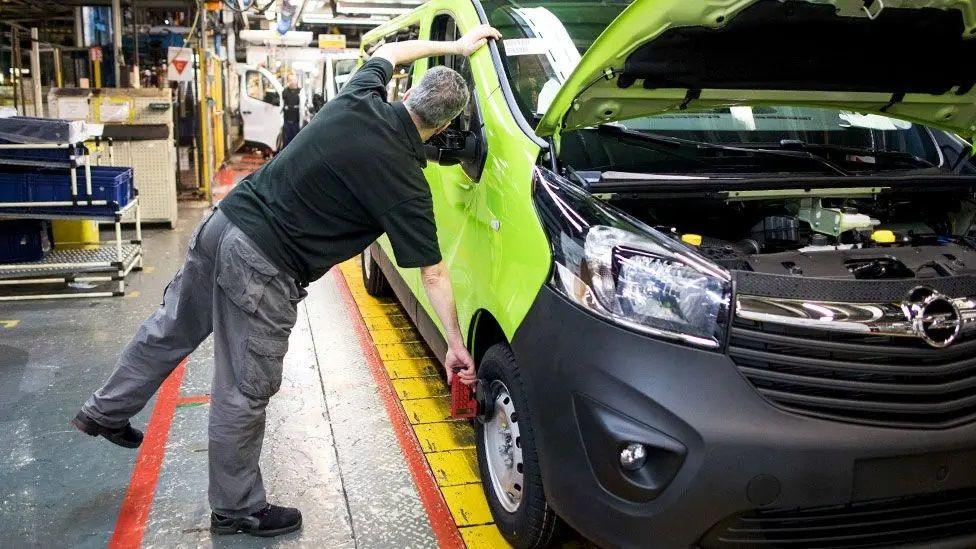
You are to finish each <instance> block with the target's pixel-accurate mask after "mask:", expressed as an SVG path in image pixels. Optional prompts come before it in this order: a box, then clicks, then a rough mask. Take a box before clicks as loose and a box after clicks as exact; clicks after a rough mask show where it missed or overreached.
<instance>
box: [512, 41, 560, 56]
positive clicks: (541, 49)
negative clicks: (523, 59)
mask: <svg viewBox="0 0 976 549" xmlns="http://www.w3.org/2000/svg"><path fill="white" fill-rule="evenodd" d="M504 43H505V55H507V56H509V57H515V56H516V55H543V54H545V53H546V51H548V50H549V47H548V46H547V45H546V41H545V40H543V39H542V38H512V39H509V40H505V41H504Z"/></svg>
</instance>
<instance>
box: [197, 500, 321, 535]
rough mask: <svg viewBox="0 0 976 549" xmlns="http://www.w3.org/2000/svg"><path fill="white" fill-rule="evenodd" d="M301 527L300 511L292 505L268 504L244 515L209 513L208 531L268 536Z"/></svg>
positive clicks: (285, 532) (224, 533)
mask: <svg viewBox="0 0 976 549" xmlns="http://www.w3.org/2000/svg"><path fill="white" fill-rule="evenodd" d="M301 527H302V512H301V511H299V510H298V509H295V508H293V507H278V506H277V505H268V506H267V507H265V508H264V509H261V510H260V511H258V512H257V513H251V514H250V515H248V516H246V517H236V518H235V517H225V516H223V515H218V514H217V513H210V532H212V533H214V534H217V535H227V534H237V533H238V532H243V533H245V534H250V535H252V536H258V537H262V538H270V537H273V536H280V535H281V534H287V533H288V532H294V531H295V530H298V529H299V528H301Z"/></svg>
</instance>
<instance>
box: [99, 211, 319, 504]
mask: <svg viewBox="0 0 976 549" xmlns="http://www.w3.org/2000/svg"><path fill="white" fill-rule="evenodd" d="M305 295H306V293H305V291H304V290H303V289H302V288H301V287H300V286H299V285H298V284H296V282H295V280H294V279H293V278H291V276H289V275H288V274H286V273H284V272H282V271H280V270H279V269H278V268H277V267H275V266H274V265H273V264H271V262H270V261H268V260H267V259H266V258H265V257H264V256H263V255H262V254H261V252H260V251H258V248H257V246H255V245H254V243H253V242H251V241H250V240H249V239H248V238H247V237H246V236H245V235H244V233H243V232H241V230H240V229H238V228H237V227H236V226H234V225H233V224H232V223H231V222H230V221H229V220H228V219H227V217H226V216H225V215H224V214H223V213H222V212H221V211H220V210H214V211H212V212H210V213H209V214H208V215H207V216H206V217H205V218H204V220H203V221H202V222H201V223H200V225H199V226H198V227H197V228H196V230H195V231H194V232H193V234H192V235H191V237H190V243H189V249H188V250H187V254H186V261H185V262H184V264H183V266H182V267H181V268H180V270H179V271H177V273H176V276H175V277H174V278H173V280H172V282H170V283H169V285H168V286H167V287H166V290H165V292H164V294H163V303H162V305H161V306H160V307H159V308H158V309H157V310H156V312H154V313H153V314H152V315H151V316H150V317H149V318H148V319H146V321H145V322H143V323H142V325H141V326H140V327H139V330H138V332H137V333H136V335H135V337H134V338H133V339H132V341H130V342H129V344H128V345H126V347H125V349H124V350H123V351H122V354H121V356H120V357H119V360H118V363H117V365H116V367H115V371H114V372H113V373H112V375H111V377H110V378H109V379H108V382H106V384H105V386H104V387H102V388H101V389H99V390H98V391H96V392H95V394H93V395H92V397H91V398H90V399H88V402H86V403H85V405H84V407H83V408H82V410H83V411H84V412H85V413H86V414H88V415H89V417H91V418H93V419H94V420H95V421H97V422H98V423H100V424H102V425H104V426H106V427H119V426H122V425H124V424H125V422H126V421H128V419H129V418H130V417H132V416H133V415H135V414H136V413H137V412H139V410H141V409H142V408H143V407H144V406H145V405H146V402H147V401H148V400H149V398H150V397H152V395H153V394H154V393H155V392H156V390H157V389H158V388H159V386H160V385H161V384H162V382H163V381H164V380H165V379H166V377H167V376H168V375H169V374H170V372H172V371H173V370H174V369H175V368H176V366H177V364H178V363H179V362H180V361H181V360H182V359H183V358H184V357H186V356H187V355H189V354H190V353H192V352H193V351H194V349H196V348H197V346H198V345H199V344H200V343H201V342H202V341H203V340H204V339H206V338H207V336H209V335H210V333H211V332H212V333H213V334H214V376H213V386H212V389H211V397H210V428H209V434H210V446H209V451H210V507H211V508H212V509H213V510H214V512H216V513H218V514H221V515H225V516H231V517H242V516H246V515H249V514H251V513H253V512H255V511H258V510H260V509H262V508H264V506H265V505H266V504H267V501H266V496H265V492H264V484H263V482H262V479H261V469H260V467H259V466H258V459H259V458H260V456H261V445H262V442H263V440H264V422H265V407H266V406H267V404H268V399H270V398H271V396H272V395H274V394H275V393H276V392H278V388H279V387H280V386H281V368H282V360H283V358H284V356H285V352H286V351H287V350H288V336H289V334H291V330H292V328H293V327H294V326H295V322H296V320H297V317H298V303H299V302H300V301H301V300H302V299H303V298H304V297H305Z"/></svg>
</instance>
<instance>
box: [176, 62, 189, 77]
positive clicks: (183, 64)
mask: <svg viewBox="0 0 976 549" xmlns="http://www.w3.org/2000/svg"><path fill="white" fill-rule="evenodd" d="M172 63H173V68H174V69H176V72H177V73H179V74H183V69H185V68H186V64H187V63H189V61H188V60H186V59H173V61H172Z"/></svg>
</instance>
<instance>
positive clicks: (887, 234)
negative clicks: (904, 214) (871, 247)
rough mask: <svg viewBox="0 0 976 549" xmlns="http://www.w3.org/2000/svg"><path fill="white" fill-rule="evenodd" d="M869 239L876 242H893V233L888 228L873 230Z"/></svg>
mask: <svg viewBox="0 0 976 549" xmlns="http://www.w3.org/2000/svg"><path fill="white" fill-rule="evenodd" d="M871 240H873V241H875V242H877V243H878V244H894V243H895V233H893V232H891V231H888V230H880V231H874V232H873V233H871Z"/></svg>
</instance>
